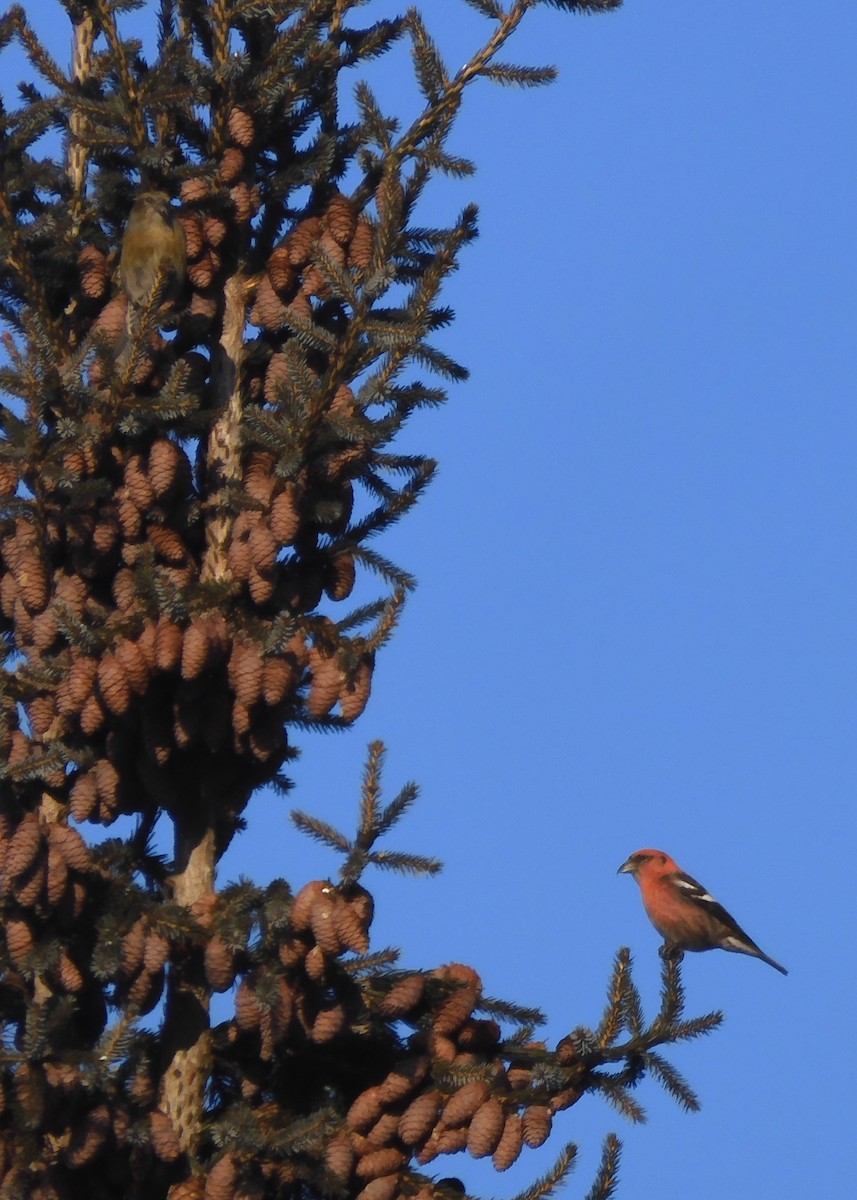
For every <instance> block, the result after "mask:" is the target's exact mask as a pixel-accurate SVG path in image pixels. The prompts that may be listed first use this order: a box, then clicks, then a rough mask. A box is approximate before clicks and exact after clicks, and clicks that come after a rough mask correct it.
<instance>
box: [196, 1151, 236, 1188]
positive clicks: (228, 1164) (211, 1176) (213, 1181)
mask: <svg viewBox="0 0 857 1200" xmlns="http://www.w3.org/2000/svg"><path fill="white" fill-rule="evenodd" d="M237 1175H238V1171H237V1168H236V1166H235V1159H234V1158H233V1157H232V1155H231V1154H230V1153H229V1152H228V1151H227V1153H226V1154H224V1155H223V1157H222V1158H220V1159H218V1160H217V1162H216V1163H215V1164H214V1166H213V1167H212V1168H211V1170H210V1171H209V1172H208V1177H207V1178H206V1181H205V1191H204V1192H203V1196H204V1200H232V1196H233V1195H234V1193H235V1181H236V1178H237Z"/></svg>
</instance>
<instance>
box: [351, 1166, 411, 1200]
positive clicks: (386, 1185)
mask: <svg viewBox="0 0 857 1200" xmlns="http://www.w3.org/2000/svg"><path fill="white" fill-rule="evenodd" d="M361 1162H362V1160H361ZM400 1183H401V1175H400V1174H399V1173H398V1172H397V1173H396V1174H395V1175H382V1176H380V1177H378V1178H376V1179H371V1180H370V1181H369V1183H367V1184H366V1186H365V1187H364V1188H362V1189H361V1191H359V1192H358V1193H357V1196H356V1198H355V1200H393V1197H394V1196H395V1195H396V1194H397V1193H398V1191H399V1185H400Z"/></svg>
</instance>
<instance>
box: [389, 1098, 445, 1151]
mask: <svg viewBox="0 0 857 1200" xmlns="http://www.w3.org/2000/svg"><path fill="white" fill-rule="evenodd" d="M441 1103H442V1097H441V1094H440V1092H439V1091H437V1089H436V1088H432V1089H431V1091H428V1092H423V1093H422V1095H420V1096H417V1097H416V1099H415V1100H412V1101H411V1103H410V1104H409V1105H408V1107H407V1108H406V1109H405V1111H404V1112H403V1113H402V1115H401V1117H400V1119H399V1137H400V1138H401V1139H402V1141H403V1142H404V1144H405V1145H406V1146H419V1145H421V1144H422V1142H423V1141H425V1139H426V1138H427V1137H428V1135H429V1134H430V1133H431V1131H432V1129H434V1127H435V1122H436V1121H437V1117H438V1113H439V1112H440V1108H441Z"/></svg>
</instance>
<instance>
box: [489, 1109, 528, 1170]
mask: <svg viewBox="0 0 857 1200" xmlns="http://www.w3.org/2000/svg"><path fill="white" fill-rule="evenodd" d="M523 1144H524V1131H523V1126H522V1123H521V1118H520V1116H519V1115H518V1113H516V1112H511V1113H509V1114H508V1116H507V1117H506V1124H505V1125H504V1126H503V1133H502V1134H501V1136H500V1141H499V1142H498V1143H497V1149H496V1150H495V1151H494V1157H493V1159H492V1162H493V1164H494V1169H495V1170H497V1171H508V1169H509V1167H511V1165H512V1163H513V1162H516V1161H517V1159H518V1156H519V1154H520V1153H521V1148H522V1146H523Z"/></svg>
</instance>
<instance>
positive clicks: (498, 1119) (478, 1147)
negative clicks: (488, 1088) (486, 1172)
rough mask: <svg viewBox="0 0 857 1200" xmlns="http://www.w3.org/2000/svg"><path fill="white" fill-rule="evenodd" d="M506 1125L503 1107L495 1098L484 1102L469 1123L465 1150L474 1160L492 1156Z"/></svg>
mask: <svg viewBox="0 0 857 1200" xmlns="http://www.w3.org/2000/svg"><path fill="white" fill-rule="evenodd" d="M505 1125H506V1117H505V1115H504V1113H503V1106H502V1105H501V1103H500V1101H499V1100H498V1099H497V1097H496V1096H492V1097H491V1098H490V1099H489V1100H486V1101H485V1103H484V1104H483V1105H482V1107H481V1108H480V1109H479V1110H478V1112H477V1113H476V1115H475V1116H474V1117H473V1120H472V1121H471V1122H470V1130H469V1132H468V1134H467V1149H468V1150H469V1151H470V1153H471V1154H472V1155H473V1157H474V1158H485V1157H486V1156H487V1155H489V1154H493V1153H494V1151H495V1150H496V1149H497V1147H498V1145H499V1144H500V1138H501V1137H502V1135H503V1130H504V1128H505Z"/></svg>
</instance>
